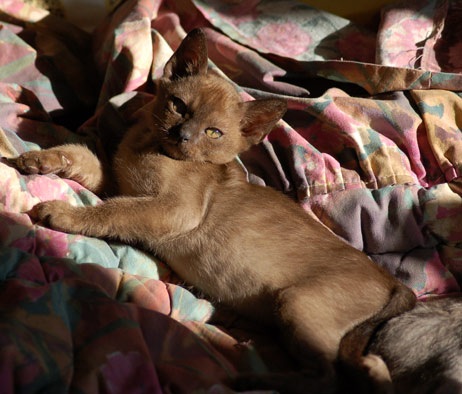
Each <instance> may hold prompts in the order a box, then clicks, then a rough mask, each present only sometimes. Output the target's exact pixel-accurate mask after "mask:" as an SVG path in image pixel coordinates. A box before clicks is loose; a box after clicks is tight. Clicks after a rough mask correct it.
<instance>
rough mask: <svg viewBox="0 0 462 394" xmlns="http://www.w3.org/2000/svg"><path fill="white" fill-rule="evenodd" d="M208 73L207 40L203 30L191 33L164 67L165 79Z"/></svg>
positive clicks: (195, 30)
mask: <svg viewBox="0 0 462 394" xmlns="http://www.w3.org/2000/svg"><path fill="white" fill-rule="evenodd" d="M206 72H207V40H206V38H205V34H204V32H203V31H202V29H194V30H191V31H190V32H189V34H188V35H187V36H186V37H185V39H184V40H183V41H182V42H181V44H180V46H179V47H178V49H177V50H176V51H175V53H174V54H173V55H172V57H171V58H170V59H169V60H168V62H167V63H166V64H165V67H164V75H163V77H164V78H167V79H171V80H173V79H177V78H181V77H186V76H192V75H198V74H205V73H206Z"/></svg>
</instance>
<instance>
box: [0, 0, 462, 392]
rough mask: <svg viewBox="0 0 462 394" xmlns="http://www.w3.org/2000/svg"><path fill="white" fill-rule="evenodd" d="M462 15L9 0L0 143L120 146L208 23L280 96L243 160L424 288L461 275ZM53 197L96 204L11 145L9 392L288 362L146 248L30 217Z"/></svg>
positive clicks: (216, 374)
mask: <svg viewBox="0 0 462 394" xmlns="http://www.w3.org/2000/svg"><path fill="white" fill-rule="evenodd" d="M461 16H462V8H461V7H460V5H459V3H458V2H450V1H444V0H441V1H436V0H421V1H405V2H403V3H400V4H393V5H390V6H388V7H387V8H384V9H383V10H382V14H381V23H380V26H379V28H378V30H377V31H368V30H366V29H364V28H361V27H358V26H355V25H353V24H351V23H349V21H347V20H345V19H342V18H340V17H337V16H335V15H331V14H328V13H326V12H322V11H320V10H317V9H313V8H311V7H309V6H307V5H306V4H303V3H299V2H296V1H285V0H284V1H283V0H247V1H225V0H223V1H219V2H217V1H210V0H208V1H205V0H182V1H174V0H127V1H124V2H122V3H121V4H120V5H119V6H118V7H116V8H115V9H114V11H113V12H112V13H111V14H110V15H108V16H107V18H106V19H105V20H104V22H103V23H101V24H100V25H98V26H97V28H96V29H95V30H94V31H92V32H91V33H87V32H84V31H82V30H80V29H79V28H77V27H75V26H73V25H72V24H70V23H68V22H66V21H65V20H63V19H60V18H58V17H56V16H54V15H52V14H50V13H49V12H48V11H45V10H42V9H39V8H34V7H33V6H31V5H28V4H25V3H23V2H21V1H20V0H2V1H0V154H1V155H2V156H4V157H14V156H16V155H18V154H20V153H21V152H24V151H27V150H32V149H41V148H46V147H49V146H53V145H57V144H61V143H64V142H77V143H86V144H88V145H89V146H90V147H92V148H95V149H96V148H97V147H98V146H99V145H101V141H105V142H103V145H104V147H105V148H107V149H109V150H110V149H114V146H111V141H115V140H117V138H118V137H120V135H121V134H122V133H123V132H124V129H125V128H126V126H127V124H128V123H129V119H130V117H131V115H132V114H133V113H134V111H135V110H136V109H138V108H139V107H140V106H141V105H142V104H144V103H146V102H148V101H149V100H151V99H152V98H153V89H152V79H153V78H156V77H158V76H160V75H161V72H162V67H163V65H164V63H165V62H166V61H167V59H168V58H169V57H170V55H171V54H172V53H173V50H174V49H176V48H177V46H178V45H179V43H180V42H181V40H182V38H183V37H184V35H185V32H187V31H189V30H190V29H192V28H194V27H203V28H204V31H205V33H206V35H207V39H208V49H209V56H210V59H211V67H214V68H216V69H217V71H218V72H221V73H222V74H223V76H224V77H227V78H229V79H231V80H232V81H234V82H235V84H236V87H237V88H238V89H239V90H240V92H241V93H242V96H243V97H244V98H245V99H251V98H252V97H254V98H257V97H275V96H277V97H284V98H285V99H286V100H287V101H288V106H289V111H288V113H287V115H286V116H285V118H284V121H281V122H279V124H278V126H277V127H276V128H275V130H274V131H273V132H272V133H271V134H270V135H269V137H268V138H267V139H266V140H265V141H264V142H263V143H261V144H260V145H259V146H257V147H254V148H252V149H251V150H250V151H248V152H246V153H244V154H242V155H241V157H240V159H241V161H242V163H243V164H244V166H245V169H246V171H247V174H248V178H249V181H250V182H255V183H259V184H264V185H268V186H269V187H274V188H276V189H279V190H281V191H282V192H284V193H287V194H289V195H290V196H291V197H293V198H294V199H296V200H297V201H299V203H300V205H301V206H302V207H303V208H304V209H305V210H306V212H307V213H308V214H311V215H314V216H315V217H316V218H317V219H319V220H320V221H321V222H322V223H323V224H325V225H326V226H327V227H328V228H330V229H331V230H332V231H333V232H334V233H336V234H337V235H338V236H340V237H342V238H343V239H344V240H345V241H346V242H349V243H350V244H352V245H353V246H355V247H356V248H358V249H360V250H363V251H364V252H365V253H367V254H368V255H369V256H370V257H371V258H372V259H373V260H374V261H375V262H376V263H377V264H380V265H382V266H384V267H385V268H386V269H388V270H389V271H390V272H392V273H393V275H395V276H396V277H397V278H398V279H400V280H401V281H403V282H404V283H406V284H407V285H408V286H410V287H411V288H412V289H413V290H414V292H415V293H416V294H417V296H418V297H420V298H421V299H424V298H426V297H430V296H438V295H445V294H450V293H456V292H460V285H461V283H462V248H461V241H462V232H461V230H460V221H461V219H462V198H461V195H462V187H461V174H462V161H461V160H462V132H461V130H460V127H461V126H460V124H461V122H462V99H461V93H460V91H462V76H461V74H459V73H460V71H461V70H462V56H461V54H460V53H461V51H460V47H461V45H462V43H461V40H460V37H461V34H460V33H461V27H460V23H459V20H460V17H461ZM51 199H61V200H67V201H69V202H71V203H72V204H76V205H81V204H97V203H98V201H99V198H98V197H97V196H96V195H94V194H92V193H91V192H89V191H88V190H85V189H84V188H83V187H82V186H80V185H79V184H77V183H76V182H73V181H70V180H65V179H60V178H58V177H56V176H53V175H48V176H40V175H22V174H20V173H19V172H18V171H16V169H14V168H13V167H11V166H10V165H9V164H8V162H7V161H6V160H2V161H1V162H0V255H1V257H0V280H1V282H0V300H1V301H0V317H1V318H0V383H1V384H0V386H1V389H0V391H1V392H2V393H3V392H4V393H13V392H21V393H22V392H24V393H25V392H27V393H34V392H39V391H42V392H69V391H73V392H82V393H94V392H110V393H140V392H149V393H171V392H179V393H190V392H197V393H200V392H203V393H205V392H209V393H229V392H230V391H229V389H227V388H226V387H225V386H224V385H222V384H220V382H222V381H223V380H224V379H226V378H227V377H230V376H233V375H234V374H236V373H237V372H238V371H260V372H261V371H265V370H268V369H269V370H278V369H284V368H288V367H290V363H291V360H290V358H288V357H287V355H286V354H285V352H284V351H283V350H281V349H280V347H279V346H277V344H276V343H275V339H274V335H273V334H272V333H268V332H261V331H258V328H255V327H253V326H252V325H248V326H246V325H244V328H242V327H241V326H240V325H239V319H238V318H236V317H234V316H233V315H232V313H230V312H229V313H225V314H224V317H223V316H222V319H218V318H217V317H215V318H214V320H210V319H211V316H212V315H215V316H216V315H217V314H216V313H214V308H213V307H212V305H211V304H210V302H208V301H207V300H205V299H203V298H202V297H201V295H200V294H197V293H195V292H194V289H190V288H188V287H187V285H185V284H183V283H182V282H181V280H180V279H179V278H177V277H176V276H175V275H174V273H172V272H171V271H170V270H169V269H168V267H167V266H166V265H165V264H164V263H163V262H161V261H158V260H157V259H156V258H155V256H152V255H150V254H147V253H145V252H143V251H141V250H138V249H135V248H133V247H130V246H127V245H122V244H120V243H115V242H106V241H104V240H99V239H93V238H88V237H84V236H81V235H70V234H64V233H60V232H57V231H53V230H50V229H47V228H44V227H41V226H38V225H34V224H33V223H32V222H31V220H30V219H29V217H28V216H27V215H26V214H25V212H26V211H28V210H29V209H30V208H31V207H32V206H33V205H35V204H36V203H37V202H39V201H45V200H51ZM268 214H269V215H270V214H271V213H270V212H268ZM301 214H303V213H302V211H301ZM339 258H341V256H339ZM281 264H284V262H281ZM244 324H246V323H244ZM257 345H258V346H257Z"/></svg>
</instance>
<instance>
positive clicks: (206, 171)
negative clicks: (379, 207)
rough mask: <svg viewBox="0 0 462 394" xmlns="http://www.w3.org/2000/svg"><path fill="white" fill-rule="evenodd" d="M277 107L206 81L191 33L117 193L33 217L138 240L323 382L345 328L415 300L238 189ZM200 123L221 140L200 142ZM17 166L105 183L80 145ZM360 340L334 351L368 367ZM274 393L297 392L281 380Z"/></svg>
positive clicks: (132, 140)
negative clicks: (275, 331) (246, 159)
mask: <svg viewBox="0 0 462 394" xmlns="http://www.w3.org/2000/svg"><path fill="white" fill-rule="evenodd" d="M173 96H175V97H176V98H179V99H181V101H182V103H184V106H183V104H182V103H181V102H178V101H177V99H176V98H175V99H174V98H173ZM175 100H176V101H175ZM175 103H176V104H178V105H176V104H175ZM175 105H176V107H175ZM285 110H286V104H285V103H284V102H283V101H281V100H278V99H269V100H258V101H253V102H246V103H244V102H242V100H241V99H240V96H239V94H238V93H237V92H236V91H235V89H234V88H233V87H232V86H231V84H229V83H228V82H226V81H225V80H224V79H222V78H220V77H218V76H215V75H214V74H212V73H210V72H207V53H206V43H205V38H204V36H203V33H202V32H201V31H200V30H195V31H193V32H191V33H190V34H189V35H188V36H187V38H186V39H185V40H184V41H183V43H182V45H181V46H180V48H179V49H178V50H177V52H176V53H175V54H174V55H173V57H172V58H171V59H170V60H169V62H168V63H167V65H166V66H165V71H164V76H163V78H162V79H161V80H160V81H158V83H157V98H156V99H155V100H154V101H152V102H151V103H150V104H148V105H147V106H146V107H144V108H142V109H141V110H140V111H139V112H138V115H139V116H138V121H137V123H136V124H135V125H134V126H133V127H132V128H131V129H129V130H128V131H127V134H126V135H125V136H124V138H123V141H122V142H121V144H120V146H119V149H118V152H117V154H116V156H115V159H114V168H113V174H114V175H115V177H116V179H117V183H118V189H119V193H118V194H119V196H117V197H113V198H109V199H106V200H105V201H104V203H102V204H101V205H98V206H94V207H73V206H71V205H69V204H68V203H66V202H62V201H50V202H44V203H41V204H38V205H36V206H35V207H34V208H33V210H32V211H31V216H33V217H35V218H37V219H38V220H41V221H45V222H46V223H47V224H48V225H49V226H51V227H52V228H55V229H58V230H61V231H66V232H71V233H81V234H85V235H88V236H94V237H108V238H114V239H119V240H121V241H123V242H127V243H137V244H142V245H143V246H144V247H145V248H146V249H148V250H150V251H152V252H154V253H156V254H157V255H158V256H159V257H161V258H163V259H164V260H165V261H166V262H167V263H168V264H169V265H170V266H171V267H172V269H173V270H175V271H176V272H177V273H178V275H180V276H181V277H182V278H183V279H184V280H185V281H187V282H189V283H190V284H192V285H194V286H196V287H197V288H199V289H201V290H202V291H203V292H205V293H206V294H208V295H209V296H210V297H212V298H213V299H215V300H216V301H219V302H223V303H225V304H227V305H230V306H231V307H233V308H235V309H236V310H237V311H239V312H241V313H243V314H246V315H248V316H251V317H252V318H254V319H259V320H260V321H262V322H265V323H269V324H277V325H279V326H280V327H281V331H282V333H283V334H284V336H285V339H286V341H287V344H288V347H289V349H291V350H292V351H293V354H295V355H297V356H298V357H299V359H300V360H301V362H302V363H304V364H305V366H306V367H307V368H311V367H313V365H315V364H317V366H319V365H322V367H323V372H324V374H325V376H331V375H329V374H332V373H333V371H332V365H333V363H334V361H335V360H336V358H337V355H338V350H339V345H340V341H341V339H342V337H344V335H345V334H346V333H348V332H349V331H350V330H352V329H354V327H356V326H358V325H360V324H362V326H358V327H364V326H368V323H367V322H371V324H370V325H371V327H373V326H375V325H377V324H378V323H380V321H381V319H382V320H383V319H385V318H387V317H389V316H391V315H393V314H398V313H400V312H402V311H404V310H407V309H409V308H411V307H412V305H413V302H414V296H413V294H412V292H411V291H410V290H408V289H407V288H406V287H404V286H403V285H402V284H400V283H399V282H397V281H396V280H395V279H394V278H393V277H392V276H390V275H389V274H388V273H386V272H385V271H384V270H382V269H381V268H379V267H378V266H376V265H375V264H374V263H373V262H372V261H371V260H369V258H368V257H367V256H365V255H364V254H363V253H361V252H359V251H358V250H356V249H354V248H352V247H350V246H349V245H347V244H346V243H344V242H342V241H341V240H340V239H338V238H337V237H336V236H335V235H333V234H332V233H331V232H330V231H328V230H327V229H326V228H324V227H323V226H322V225H321V224H319V223H318V222H316V221H315V220H314V219H312V218H311V217H310V216H309V215H307V214H306V213H305V212H304V211H303V210H302V209H301V208H300V207H299V206H298V205H297V204H296V203H295V202H293V201H292V200H290V199H289V198H288V197H286V196H284V195H283V194H281V193H279V192H277V191H275V190H272V189H270V188H265V187H261V186H257V185H252V184H249V183H247V181H246V178H245V176H244V173H243V171H242V170H241V169H240V167H239V165H238V164H237V163H236V162H235V161H234V160H233V159H234V157H235V155H237V154H239V153H240V152H242V151H244V150H246V149H248V148H249V147H250V146H251V145H252V144H255V143H258V142H259V141H261V139H262V138H264V136H265V135H266V134H267V133H269V132H270V131H271V129H272V128H273V127H274V125H275V123H276V122H277V121H278V120H279V119H280V118H281V117H282V116H283V114H284V112H285ZM207 128H217V129H219V130H221V131H222V132H223V135H222V136H221V137H220V138H217V139H212V138H210V137H208V136H207V135H206V134H205V132H204V130H205V129H207ZM16 164H17V166H18V167H19V168H20V169H22V170H23V171H26V172H29V173H37V172H41V173H49V172H54V173H59V174H61V175H63V176H66V177H70V178H73V179H77V180H78V181H79V182H81V183H82V184H83V185H84V186H86V187H88V188H89V189H91V190H96V191H97V192H100V191H101V189H102V187H103V186H104V185H107V184H108V180H107V174H106V172H105V171H104V170H103V167H102V165H101V164H100V163H99V161H98V159H97V158H96V156H95V155H93V153H91V152H90V151H89V150H88V149H87V148H85V147H83V146H77V145H64V146H60V147H56V148H52V149H49V150H44V151H41V152H28V153H24V154H23V155H22V156H21V157H20V158H18V159H17V160H16ZM396 294H400V295H401V296H400V297H397V298H396V297H395V295H396ZM403 294H404V297H403V296H402V295H403ZM364 322H366V323H364ZM361 330H362V329H361ZM361 330H360V331H361ZM360 331H357V332H360ZM369 331H370V330H369ZM353 332H356V331H354V330H353ZM361 332H362V331H361ZM367 335H370V333H368V334H367ZM366 345H367V338H366V339H365V340H364V341H362V342H361V344H360V345H358V349H350V347H351V343H350V344H349V345H348V346H346V347H345V349H347V350H345V351H344V352H342V355H343V356H344V357H345V358H346V359H348V358H350V359H351V360H353V361H352V362H354V363H357V364H358V365H360V366H361V367H363V368H365V369H374V368H373V367H371V365H373V364H374V362H372V361H371V360H370V359H369V360H368V359H364V358H362V350H363V349H364V347H365V346H366ZM353 347H354V346H353ZM351 360H350V361H351ZM374 365H375V364H374ZM385 372H387V371H386V368H385ZM376 373H377V371H371V375H374V374H376ZM382 375H383V374H382ZM251 380H252V379H250V378H249V379H248V380H247V381H248V382H249V381H251ZM257 380H258V383H257V384H256V385H257V386H258V384H262V382H264V380H263V379H257ZM378 380H380V379H378ZM269 382H271V383H270V384H273V383H274V381H273V380H269ZM241 383H242V382H241ZM274 384H275V386H277V384H276V383H274ZM307 385H308V383H307ZM279 386H280V387H278V388H279V389H281V390H284V389H286V391H289V392H294V391H295V389H293V388H290V387H291V386H290V384H289V382H287V381H285V382H284V383H282V384H279ZM309 389H310V387H305V386H303V387H302V388H300V390H301V391H300V392H308V391H309ZM312 389H313V391H315V389H314V388H313V387H312Z"/></svg>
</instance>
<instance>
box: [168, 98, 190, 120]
mask: <svg viewBox="0 0 462 394" xmlns="http://www.w3.org/2000/svg"><path fill="white" fill-rule="evenodd" d="M170 100H171V102H172V108H173V110H174V111H175V112H176V113H179V114H180V115H181V116H185V115H186V111H187V110H188V107H187V106H186V104H185V103H184V101H183V100H181V99H179V98H178V97H175V96H172V98H171V99H170Z"/></svg>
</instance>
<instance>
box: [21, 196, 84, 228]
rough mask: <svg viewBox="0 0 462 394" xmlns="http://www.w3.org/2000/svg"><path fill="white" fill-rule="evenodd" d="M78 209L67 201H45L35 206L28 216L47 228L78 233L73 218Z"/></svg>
mask: <svg viewBox="0 0 462 394" xmlns="http://www.w3.org/2000/svg"><path fill="white" fill-rule="evenodd" d="M75 209H76V207H73V206H72V205H70V204H69V203H68V202H66V201H60V200H55V201H45V202H41V203H39V204H37V205H35V206H34V207H33V208H32V209H31V210H30V211H29V212H27V214H28V215H29V216H30V218H31V219H32V220H33V221H34V222H36V223H38V224H40V225H44V226H46V227H50V228H52V229H54V230H59V231H63V232H67V233H74V232H78V231H76V228H75V227H76V224H77V222H76V220H75V218H74V217H73V216H74V213H75Z"/></svg>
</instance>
